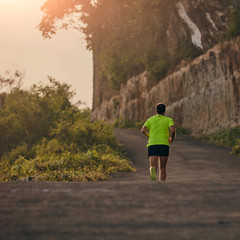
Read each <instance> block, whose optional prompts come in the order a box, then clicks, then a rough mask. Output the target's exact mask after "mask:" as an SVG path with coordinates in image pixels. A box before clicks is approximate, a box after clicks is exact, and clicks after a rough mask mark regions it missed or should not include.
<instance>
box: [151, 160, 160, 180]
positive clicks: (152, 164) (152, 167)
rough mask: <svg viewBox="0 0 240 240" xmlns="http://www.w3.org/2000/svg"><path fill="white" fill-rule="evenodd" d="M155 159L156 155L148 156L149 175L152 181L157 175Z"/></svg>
mask: <svg viewBox="0 0 240 240" xmlns="http://www.w3.org/2000/svg"><path fill="white" fill-rule="evenodd" d="M157 160H158V156H150V157H149V164H150V176H151V180H153V181H157V176H156V171H157Z"/></svg>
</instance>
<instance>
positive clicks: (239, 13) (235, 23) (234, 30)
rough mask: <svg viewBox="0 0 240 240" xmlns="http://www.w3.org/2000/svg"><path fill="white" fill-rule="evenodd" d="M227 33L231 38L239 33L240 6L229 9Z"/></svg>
mask: <svg viewBox="0 0 240 240" xmlns="http://www.w3.org/2000/svg"><path fill="white" fill-rule="evenodd" d="M228 34H229V36H230V37H231V38H232V37H237V36H239V35H240V7H236V8H233V9H232V10H231V11H230V19H229V30H228Z"/></svg>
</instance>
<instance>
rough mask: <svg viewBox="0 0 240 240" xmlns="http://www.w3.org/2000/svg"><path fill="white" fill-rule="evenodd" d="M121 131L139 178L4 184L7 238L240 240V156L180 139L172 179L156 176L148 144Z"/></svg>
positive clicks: (1, 223) (0, 187) (1, 230)
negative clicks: (150, 169) (152, 177)
mask: <svg viewBox="0 0 240 240" xmlns="http://www.w3.org/2000/svg"><path fill="white" fill-rule="evenodd" d="M115 134H116V136H117V137H118V139H119V142H120V143H121V144H122V146H123V148H124V149H125V151H126V152H127V154H128V157H129V158H130V159H131V160H132V161H133V163H134V166H135V167H136V169H137V171H136V172H135V173H124V174H118V175H116V176H114V177H113V178H112V180H111V181H106V182H97V183H91V182H90V183H71V182H69V183H47V182H45V183H1V184H0V197H1V201H0V239H1V240H5V239H6V240H21V239H23V240H27V239H33V240H35V239H36V240H40V239H50V240H51V239H56V240H59V239H60V240H61V239H68V240H69V239H84V240H95V239H97V240H125V239H126V240H127V239H131V240H135V239H136V240H142V239H146V240H148V239H149V240H152V239H161V240H167V239H169V240H175V239H177V240H178V239H184V240H185V239H193V240H198V239H201V240H202V239H204V240H208V239H209V240H215V239H217V240H231V239H240V158H239V157H236V156H233V155H230V154H229V150H226V149H223V148H220V147H216V146H214V145H209V144H206V143H205V144H204V143H201V142H200V141H198V140H195V139H193V138H191V137H178V138H177V140H176V142H175V143H174V144H173V145H172V147H171V153H170V154H171V155H170V161H169V163H168V176H167V181H166V182H164V183H163V182H151V181H150V180H149V176H148V161H147V158H146V148H145V145H146V139H145V138H144V137H143V136H141V135H140V134H139V131H137V130H127V129H121V130H119V129H117V130H115Z"/></svg>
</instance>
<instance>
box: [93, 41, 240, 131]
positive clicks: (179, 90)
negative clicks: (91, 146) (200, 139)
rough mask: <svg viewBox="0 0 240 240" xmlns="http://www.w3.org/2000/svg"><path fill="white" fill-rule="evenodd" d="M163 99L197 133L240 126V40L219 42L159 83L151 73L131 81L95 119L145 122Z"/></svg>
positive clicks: (176, 118) (169, 112)
mask: <svg viewBox="0 0 240 240" xmlns="http://www.w3.org/2000/svg"><path fill="white" fill-rule="evenodd" d="M160 101H163V102H165V103H166V104H167V105H168V107H167V115H168V116H171V117H173V118H174V121H175V123H176V125H178V126H181V127H184V128H186V129H188V130H190V131H192V133H193V134H197V133H211V132H215V131H217V130H219V129H221V128H225V127H234V126H237V125H240V38H239V37H238V38H236V39H233V40H231V41H229V42H225V43H223V44H218V45H216V46H214V47H213V48H212V49H210V50H208V51H207V52H206V53H205V54H203V55H201V56H200V57H198V58H196V59H195V60H194V61H193V62H191V63H189V64H187V65H185V66H182V67H181V68H180V69H179V70H178V71H176V72H174V73H173V74H171V75H169V76H167V77H166V78H164V79H163V80H161V81H160V82H159V83H158V84H157V85H154V83H153V82H151V81H150V80H149V79H148V78H147V73H146V72H144V73H142V74H140V75H138V76H135V77H133V78H131V79H129V80H128V82H127V84H126V85H122V86H121V90H120V92H119V94H117V95H115V96H113V97H112V98H111V99H109V100H103V102H102V104H101V105H100V106H99V108H98V109H95V110H94V111H93V117H94V118H96V119H106V120H110V121H111V120H114V119H117V118H119V117H123V118H124V119H131V120H134V121H144V120H145V119H146V118H148V117H149V116H151V115H153V114H154V113H155V104H156V103H158V102H160Z"/></svg>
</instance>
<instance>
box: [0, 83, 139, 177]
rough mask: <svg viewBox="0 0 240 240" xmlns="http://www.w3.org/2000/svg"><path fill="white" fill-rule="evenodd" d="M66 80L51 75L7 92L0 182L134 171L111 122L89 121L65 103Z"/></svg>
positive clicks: (67, 95)
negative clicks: (24, 88) (27, 88)
mask: <svg viewBox="0 0 240 240" xmlns="http://www.w3.org/2000/svg"><path fill="white" fill-rule="evenodd" d="M72 95H73V94H72V92H70V88H69V86H68V85H66V84H60V83H59V82H57V81H56V80H54V79H50V84H49V85H46V86H43V85H36V86H34V87H33V88H32V90H31V91H19V90H16V91H12V92H11V93H10V94H9V95H8V96H7V97H6V101H5V104H4V106H3V108H1V109H0V119H1V120H0V127H1V131H2V132H3V133H4V134H1V135H0V146H1V147H0V150H1V152H0V181H10V180H18V179H22V178H31V179H35V180H37V181H90V180H91V181H97V180H105V179H107V178H108V176H109V174H112V173H115V172H121V171H133V170H134V169H133V168H132V167H131V165H130V163H129V161H128V160H126V159H125V158H124V157H123V156H122V155H121V153H120V151H119V147H118V144H117V141H116V139H115V137H114V135H113V132H112V130H113V129H112V126H110V125H108V124H106V123H104V122H102V121H95V122H93V121H91V118H90V110H89V109H84V110H79V109H77V107H76V106H74V105H72V104H71V102H70V99H71V96H72Z"/></svg>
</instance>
